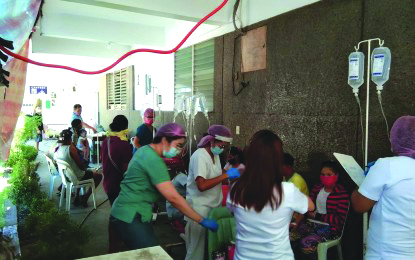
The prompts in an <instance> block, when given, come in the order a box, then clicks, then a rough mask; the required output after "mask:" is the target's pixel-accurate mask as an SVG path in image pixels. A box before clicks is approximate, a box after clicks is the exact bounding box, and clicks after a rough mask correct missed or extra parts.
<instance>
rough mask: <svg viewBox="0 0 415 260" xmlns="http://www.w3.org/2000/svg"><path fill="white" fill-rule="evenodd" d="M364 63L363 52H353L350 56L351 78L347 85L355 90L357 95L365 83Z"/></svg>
mask: <svg viewBox="0 0 415 260" xmlns="http://www.w3.org/2000/svg"><path fill="white" fill-rule="evenodd" d="M364 61H365V55H364V54H363V52H352V53H350V55H349V77H348V81H347V83H349V85H350V86H351V87H352V88H353V92H354V93H357V92H358V90H359V87H360V86H361V85H362V84H363V82H364V76H365V75H364V71H365V70H364Z"/></svg>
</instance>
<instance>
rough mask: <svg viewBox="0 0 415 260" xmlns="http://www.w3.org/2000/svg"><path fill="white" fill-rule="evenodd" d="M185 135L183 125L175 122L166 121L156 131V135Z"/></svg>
mask: <svg viewBox="0 0 415 260" xmlns="http://www.w3.org/2000/svg"><path fill="white" fill-rule="evenodd" d="M157 136H161V137H186V132H185V130H184V127H183V126H182V125H180V124H176V123H168V124H165V125H164V126H162V127H160V129H159V130H158V131H157V133H156V137H157Z"/></svg>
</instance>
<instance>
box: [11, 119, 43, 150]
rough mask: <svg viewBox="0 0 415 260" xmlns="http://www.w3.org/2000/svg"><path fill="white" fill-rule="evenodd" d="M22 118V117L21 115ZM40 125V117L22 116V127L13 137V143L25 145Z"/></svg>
mask: <svg viewBox="0 0 415 260" xmlns="http://www.w3.org/2000/svg"><path fill="white" fill-rule="evenodd" d="M21 116H23V115H21ZM41 123H42V117H40V116H29V115H25V116H24V124H23V127H22V128H20V129H19V130H18V131H17V133H16V134H15V135H14V138H13V142H14V143H15V144H19V143H25V142H27V141H28V140H30V139H33V138H34V137H35V136H36V133H37V132H36V130H37V127H38V126H39V125H40V124H41Z"/></svg>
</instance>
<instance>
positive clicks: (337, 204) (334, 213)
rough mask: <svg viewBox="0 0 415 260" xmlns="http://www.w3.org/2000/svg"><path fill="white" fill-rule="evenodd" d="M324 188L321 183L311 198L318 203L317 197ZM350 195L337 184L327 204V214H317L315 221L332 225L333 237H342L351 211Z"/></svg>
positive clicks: (314, 188) (316, 186) (315, 188)
mask: <svg viewBox="0 0 415 260" xmlns="http://www.w3.org/2000/svg"><path fill="white" fill-rule="evenodd" d="M323 187H324V185H323V184H321V183H319V184H316V185H314V187H313V189H312V190H311V192H310V198H311V199H312V200H313V202H314V203H316V199H317V195H318V193H319V192H320V190H321V189H322V188H323ZM349 200H350V199H349V193H347V190H346V189H345V188H344V187H343V186H342V185H340V184H336V186H335V187H334V189H333V191H332V192H331V193H330V194H329V196H328V198H327V202H326V213H327V214H320V213H317V214H316V217H315V219H316V220H319V221H322V222H325V223H328V224H330V229H331V233H332V234H333V235H340V234H341V232H342V230H343V225H344V222H345V221H346V216H347V212H348V209H349Z"/></svg>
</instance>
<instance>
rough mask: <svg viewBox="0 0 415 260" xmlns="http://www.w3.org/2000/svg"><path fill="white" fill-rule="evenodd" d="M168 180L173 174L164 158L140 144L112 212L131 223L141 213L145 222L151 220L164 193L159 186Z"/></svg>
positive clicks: (125, 175) (118, 217)
mask: <svg viewBox="0 0 415 260" xmlns="http://www.w3.org/2000/svg"><path fill="white" fill-rule="evenodd" d="M166 181H170V176H169V172H168V170H167V166H166V164H165V163H164V161H163V159H161V157H160V156H159V155H158V154H157V153H156V152H155V151H154V150H153V148H151V147H150V146H149V145H147V146H143V147H141V148H140V149H138V151H137V152H136V153H135V154H134V156H133V158H132V159H131V161H130V163H129V165H128V169H127V171H126V172H125V174H124V179H123V181H122V182H121V191H120V194H119V195H118V198H117V199H116V200H115V202H114V205H113V206H112V210H111V215H112V216H113V217H115V218H117V219H119V220H121V221H124V222H126V223H132V222H133V219H134V217H135V215H136V213H139V214H140V215H141V220H142V222H150V220H151V217H152V207H151V206H152V204H153V203H155V202H156V201H157V199H158V198H159V197H160V195H161V194H160V192H159V191H158V190H157V188H156V185H157V184H160V183H163V182H166Z"/></svg>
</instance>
